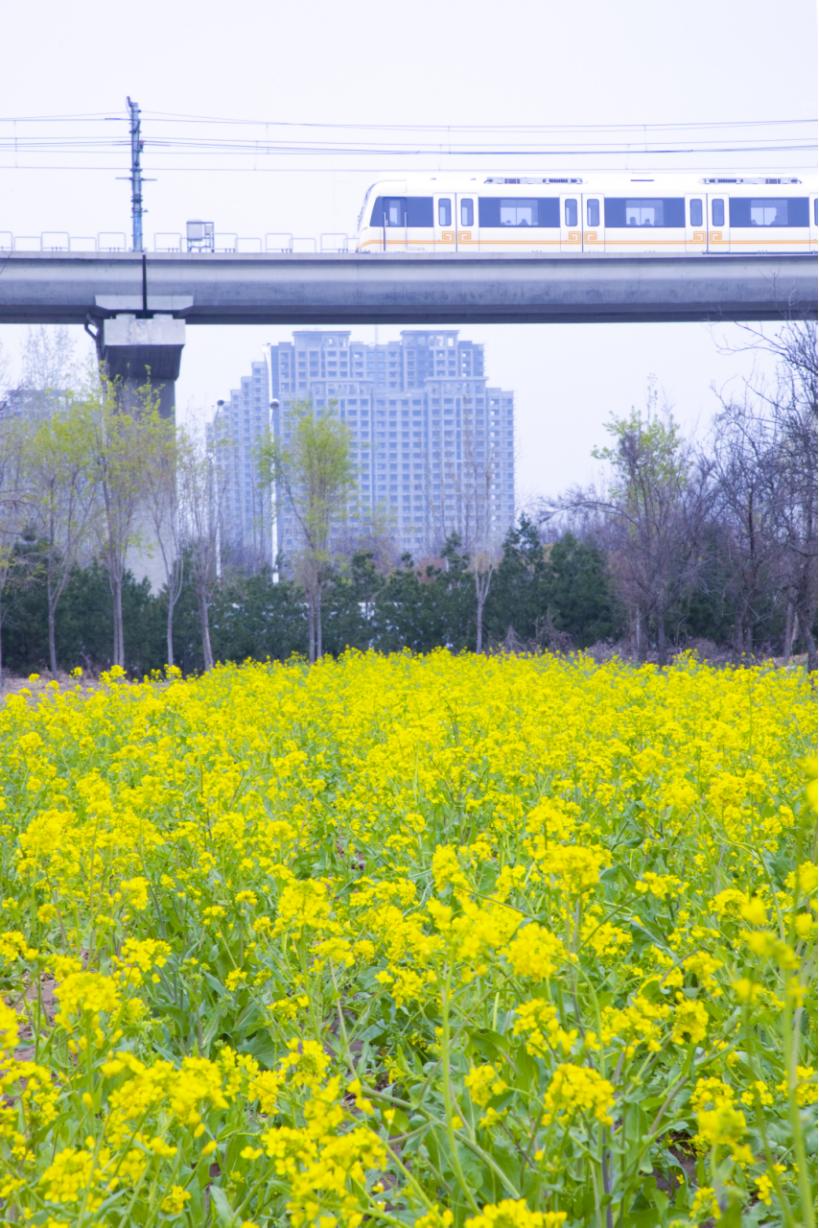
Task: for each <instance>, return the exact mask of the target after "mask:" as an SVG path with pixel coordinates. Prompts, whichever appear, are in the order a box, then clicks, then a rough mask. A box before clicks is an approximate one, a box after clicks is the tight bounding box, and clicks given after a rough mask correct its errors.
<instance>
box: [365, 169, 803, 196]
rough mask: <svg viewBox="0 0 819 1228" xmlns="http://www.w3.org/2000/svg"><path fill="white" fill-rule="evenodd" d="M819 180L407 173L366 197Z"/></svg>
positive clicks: (734, 186) (782, 189) (755, 189)
mask: <svg viewBox="0 0 819 1228" xmlns="http://www.w3.org/2000/svg"><path fill="white" fill-rule="evenodd" d="M818 183H819V180H818V179H817V176H816V175H790V174H785V173H782V174H778V173H775V172H772V173H771V174H770V175H760V174H759V173H750V172H749V173H747V174H743V173H741V172H736V171H730V172H728V171H726V172H720V171H706V172H702V173H698V174H693V173H692V174H680V173H677V174H670V175H624V174H622V173H619V174H618V173H616V172H613V171H592V172H588V173H586V174H578V173H569V172H567V173H566V174H565V175H564V174H560V173H559V172H552V173H550V174H545V173H544V174H542V175H540V174H533V173H531V172H529V173H526V174H520V175H515V174H505V175H470V176H466V175H453V174H447V173H443V174H441V175H407V176H406V177H405V178H401V179H382V180H379V181H378V182H376V183H373V184H371V186H370V187H369V188H368V189H367V196H368V197H369V196H372V195H383V196H389V195H395V196H422V195H432V194H436V193H440V192H464V193H465V192H472V193H481V192H489V193H492V194H494V193H495V192H508V194H509V195H510V196H517V195H521V196H527V195H528V196H531V195H533V194H537V193H539V192H540V191H541V190H544V189H545V190H546V191H548V192H551V193H566V192H573V191H574V192H599V193H601V194H602V195H606V194H617V195H623V194H628V195H635V194H637V193H639V194H641V195H642V194H643V193H645V194H646V195H649V194H652V195H653V194H655V193H657V192H658V191H660V192H662V194H663V195H665V194H666V193H669V192H672V193H673V192H679V193H683V194H685V193H690V192H721V193H728V192H731V191H739V192H741V193H743V194H744V193H745V192H746V191H747V192H748V193H749V194H754V193H759V192H760V191H764V192H765V193H766V194H780V195H786V196H787V195H790V194H795V195H799V194H804V193H805V192H815V191H816V190H817V184H818Z"/></svg>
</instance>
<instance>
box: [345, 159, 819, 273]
mask: <svg viewBox="0 0 819 1228" xmlns="http://www.w3.org/2000/svg"><path fill="white" fill-rule="evenodd" d="M817 236H819V197H818V196H817V182H816V180H807V179H805V178H797V177H793V176H783V175H766V176H760V175H742V176H737V175H717V174H713V175H703V176H697V177H695V176H691V175H688V176H681V175H677V176H672V175H668V176H657V177H647V176H640V177H627V176H612V175H606V176H602V175H598V176H596V177H595V176H593V175H589V176H577V177H575V176H568V175H567V176H559V175H549V176H542V177H539V176H523V175H521V176H489V177H487V178H457V177H455V176H452V177H441V178H431V177H423V178H422V177H408V178H407V179H401V180H383V181H381V182H379V183H374V184H373V185H372V186H371V187H370V188H369V189H368V190H367V193H366V196H365V198H364V203H363V205H362V208H361V212H360V214H359V219H358V239H357V248H356V249H357V251H359V252H362V253H366V252H370V253H372V254H374V255H376V254H379V253H381V254H383V253H400V252H410V253H411V252H417V253H420V254H428V253H436V254H442V255H449V254H452V253H456V252H462V253H469V252H473V253H482V254H483V253H493V252H495V253H498V254H503V255H515V254H518V255H530V254H532V253H535V254H539V255H544V256H697V255H740V254H746V255H747V254H757V253H771V254H773V253H775V254H777V255H782V254H783V253H786V254H787V253H805V252H815V251H816V250H817Z"/></svg>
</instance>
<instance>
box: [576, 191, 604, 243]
mask: <svg viewBox="0 0 819 1228" xmlns="http://www.w3.org/2000/svg"><path fill="white" fill-rule="evenodd" d="M581 204H582V219H583V234H582V240H581V245H582V248H583V251H584V252H591V253H592V255H597V256H602V255H603V252H604V250H605V245H604V241H603V240H604V235H605V231H604V229H603V197H602V196H584V197H583V198H582V202H581Z"/></svg>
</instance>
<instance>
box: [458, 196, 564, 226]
mask: <svg viewBox="0 0 819 1228" xmlns="http://www.w3.org/2000/svg"><path fill="white" fill-rule="evenodd" d="M478 219H479V221H480V224H481V226H559V225H560V200H559V198H558V197H557V196H549V197H522V196H513V197H502V196H481V197H479V198H478Z"/></svg>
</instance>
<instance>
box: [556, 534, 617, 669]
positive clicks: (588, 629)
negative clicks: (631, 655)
mask: <svg viewBox="0 0 819 1228" xmlns="http://www.w3.org/2000/svg"><path fill="white" fill-rule="evenodd" d="M548 570H549V581H550V583H549V594H550V602H551V608H552V611H553V615H552V617H553V621H554V624H555V626H556V627H557V629H558V630H559V631H565V632H567V634H568V635H569V636H571V640H572V643H573V644H574V645H575V646H576V647H577V648H588V646H589V645H590V644H594V643H596V642H597V641H598V640H605V639H611V638H613V637H614V636H616V635H617V634H618V632H619V629H620V625H619V624H620V620H619V611H618V608H617V601H616V598H615V596H614V593H613V591H612V585H611V579H610V577H609V574H608V569H607V566H606V559H605V556H604V555H603V553H602V551H600V550H598V549H597V547H596V546H593V545H591V544H590V543H589V542H583V541H579V540H578V539H577V538H576V537H575V536H574V534H572V533H564V534H563V535H562V537H560V538H559V539H558V540H557V541H556V542H555V543H554V544H553V545H552V546H551V547H550V549H549V552H548Z"/></svg>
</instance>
